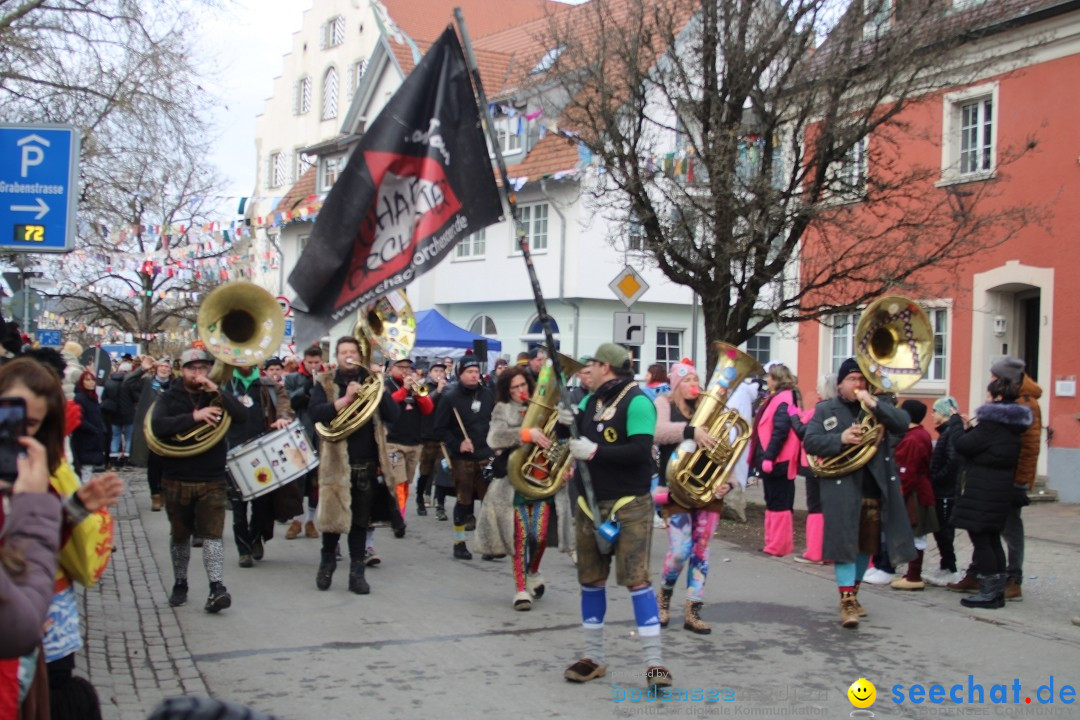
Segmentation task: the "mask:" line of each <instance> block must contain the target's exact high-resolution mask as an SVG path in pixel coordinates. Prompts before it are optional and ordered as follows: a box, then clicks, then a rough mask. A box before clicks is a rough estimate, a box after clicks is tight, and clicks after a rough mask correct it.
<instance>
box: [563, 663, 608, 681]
mask: <svg viewBox="0 0 1080 720" xmlns="http://www.w3.org/2000/svg"><path fill="white" fill-rule="evenodd" d="M606 673H607V665H600V664H599V663H597V662H595V661H594V660H593V659H592V658H581V659H580V660H578V661H577V662H576V663H574V664H573V665H571V666H570V667H568V668H566V670H565V671H563V677H564V678H566V679H567V680H569V681H570V682H576V683H587V682H589V681H590V680H595V679H596V678H598V677H604V675H605V674H606Z"/></svg>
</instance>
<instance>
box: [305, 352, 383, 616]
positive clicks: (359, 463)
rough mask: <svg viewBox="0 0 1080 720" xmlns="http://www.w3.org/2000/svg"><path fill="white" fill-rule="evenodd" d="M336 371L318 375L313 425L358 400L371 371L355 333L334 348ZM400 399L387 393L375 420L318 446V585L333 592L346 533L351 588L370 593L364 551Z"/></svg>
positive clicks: (311, 413)
mask: <svg viewBox="0 0 1080 720" xmlns="http://www.w3.org/2000/svg"><path fill="white" fill-rule="evenodd" d="M335 354H336V357H337V369H336V370H335V371H334V372H327V373H322V374H321V375H319V377H318V378H316V382H315V387H314V388H313V389H312V391H311V403H310V405H309V407H308V412H309V413H310V415H311V421H312V422H313V423H329V422H330V421H331V420H333V419H334V417H335V416H337V414H338V413H339V412H340V411H341V410H343V409H345V408H347V407H348V406H349V405H351V404H352V403H353V401H355V400H356V398H357V396H358V395H359V393H360V392H361V391H362V390H363V385H362V383H363V382H364V381H365V380H367V378H368V377H369V376H370V375H371V373H370V372H369V371H368V369H367V367H366V366H365V365H364V364H363V363H364V361H363V359H362V358H361V353H360V343H359V342H358V341H357V339H356V338H354V337H353V336H351V335H345V336H343V337H341V338H339V339H338V341H337V345H336V346H335ZM398 415H399V410H398V406H397V403H395V402H394V400H393V398H391V397H390V393H386V392H384V393H383V394H382V398H381V399H380V401H379V407H378V410H377V412H375V414H374V415H373V416H372V421H371V422H368V423H365V424H364V425H363V426H361V427H360V428H358V429H357V430H355V431H354V432H353V433H352V434H350V435H349V436H348V437H346V438H344V439H343V440H341V441H340V442H329V441H328V440H326V439H325V438H324V439H323V440H322V443H321V445H320V449H321V455H320V459H319V462H320V464H319V507H318V510H317V513H316V518H317V520H316V524H317V525H318V527H319V530H321V531H322V555H321V558H320V561H319V569H318V572H316V574H315V586H316V587H317V588H319V589H320V590H329V589H330V583H331V580H332V579H333V576H334V570H336V569H337V556H336V548H337V544H338V541H339V540H340V539H341V535H342V534H344V533H348V545H349V590H350V591H351V592H354V593H356V594H357V595H366V594H368V593H369V592H371V589H370V587H369V585H368V583H367V580H365V579H364V549H365V540H366V538H367V530H368V526H369V525H370V524H371V510H372V499H373V497H374V493H375V483H376V474H377V471H378V469H379V465H380V464H381V465H382V466H383V467H389V466H390V463H389V461H388V460H387V457H386V455H387V453H386V431H385V428H384V427H383V423H384V422H390V423H392V422H394V421H396V420H397V419H398Z"/></svg>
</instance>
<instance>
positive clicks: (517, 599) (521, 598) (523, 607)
mask: <svg viewBox="0 0 1080 720" xmlns="http://www.w3.org/2000/svg"><path fill="white" fill-rule="evenodd" d="M514 609H515V610H517V611H518V612H528V611H529V610H532V600H530V599H529V593H527V592H525V591H524V590H522V591H520V592H518V593H515V594H514Z"/></svg>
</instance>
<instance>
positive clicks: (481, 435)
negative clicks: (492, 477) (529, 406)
mask: <svg viewBox="0 0 1080 720" xmlns="http://www.w3.org/2000/svg"><path fill="white" fill-rule="evenodd" d="M457 374H458V381H457V384H455V385H454V386H453V387H452V388H451V389H450V390H449V392H447V393H446V395H445V396H444V397H443V399H442V401H441V402H440V403H439V406H438V409H437V411H436V413H435V431H436V432H437V433H439V434H440V436H441V437H442V441H443V444H444V445H445V446H446V449H447V450H448V451H449V452H450V476H451V479H452V480H453V482H454V491H455V493H457V499H456V501H455V502H454V557H455V558H456V559H458V560H472V553H471V552H469V548H468V546H466V545H465V531H466V529H467V528H466V525H467V524H468V523H469V520H470V518H472V522H473V523H475V522H476V520H475V518H473V501H474V500H480V501H483V499H484V494H485V493H486V492H487V480H486V479H485V477H484V468H485V467H486V466H487V464H488V462H489V461H490V460H491V457H492V455H493V453H492V452H491V448H489V447H488V444H487V436H488V428H489V427H490V425H491V411H492V410H493V409H494V407H495V395H494V394H493V393H492V392H491V390H489V389H488V388H487V386H485V385H484V384H483V383H482V382H480V362H479V360H477V358H476V356H475V355H471V354H470V355H466V356H465V357H463V358H462V359H461V362H460V363H459V364H458V373H457ZM473 527H475V525H474V526H473Z"/></svg>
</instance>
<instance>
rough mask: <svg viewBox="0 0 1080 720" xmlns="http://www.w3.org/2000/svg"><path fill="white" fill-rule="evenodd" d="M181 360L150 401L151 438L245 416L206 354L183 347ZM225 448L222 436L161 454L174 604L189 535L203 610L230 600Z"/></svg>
mask: <svg viewBox="0 0 1080 720" xmlns="http://www.w3.org/2000/svg"><path fill="white" fill-rule="evenodd" d="M180 363H181V369H180V382H176V383H172V384H171V385H170V386H169V389H168V390H166V391H165V392H164V393H163V394H162V395H161V397H160V398H159V399H158V401H157V403H156V404H155V405H154V411H153V415H152V416H151V420H150V422H151V429H152V430H153V433H154V435H155V436H156V437H158V438H167V437H169V438H171V437H174V436H176V435H180V434H182V433H189V432H190V431H192V430H194V429H195V428H197V427H199V426H200V425H206V426H210V427H217V426H218V425H219V424H220V423H221V421H222V418H223V417H224V416H225V414H226V413H227V414H228V415H229V417H230V418H231V419H232V422H234V423H243V422H244V421H245V420H246V419H247V415H248V412H247V408H245V407H244V406H243V405H242V404H240V401H239V400H238V399H237V398H235V397H233V396H231V395H229V394H227V393H222V392H220V390H219V389H218V386H217V383H215V382H214V381H213V380H211V379H210V377H209V376H208V373H209V372H210V368H211V367H212V366H213V358H212V357H211V356H210V353H208V352H206V351H205V350H197V349H191V350H185V351H184V354H183V355H181V356H180ZM227 449H228V446H227V443H226V442H225V439H224V438H221V439H220V440H219V441H218V442H217V443H215V444H214V445H212V446H210V447H208V448H206V449H205V450H204V451H203V452H201V453H198V454H196V455H190V456H179V457H171V456H165V457H162V459H161V466H162V467H161V476H162V480H161V483H162V488H163V490H164V494H165V511H166V512H167V513H168V516H169V527H170V539H171V544H170V546H169V554H170V555H171V556H172V563H173V576H174V579H175V582H174V584H173V589H172V594H171V595H170V596H169V604H170V605H172V606H173V607H176V606H179V605H183V604H184V603H185V602H187V594H188V583H187V568H188V562H189V561H190V559H191V536H192V534H194V535H196V536H198V537H200V538H202V539H203V546H202V547H203V565H204V566H205V567H206V576H207V579H208V580H209V581H210V596H209V597H208V598H207V600H206V606H205V608H204V609H205V610H206V612H208V613H216V612H219V611H221V610H224V609H225V608H227V607H229V606H230V605H231V604H232V597H231V596H230V595H229V593H228V592H227V591H226V590H225V585H224V584H223V580H224V572H225V543H224V541H223V540H222V531H223V530H224V528H225V505H226V502H227V492H226V488H227V487H228V477H227V474H226V470H225V454H226V451H227Z"/></svg>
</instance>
